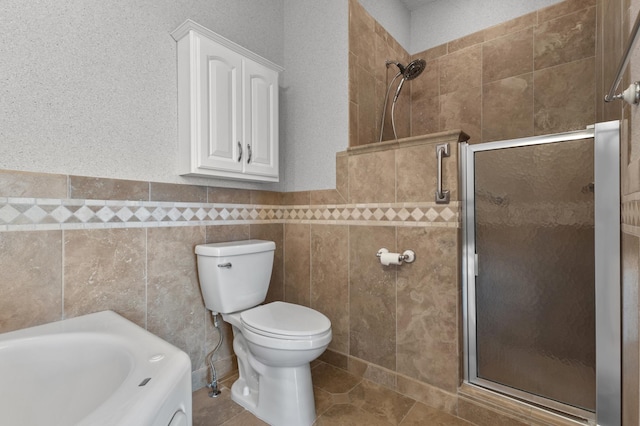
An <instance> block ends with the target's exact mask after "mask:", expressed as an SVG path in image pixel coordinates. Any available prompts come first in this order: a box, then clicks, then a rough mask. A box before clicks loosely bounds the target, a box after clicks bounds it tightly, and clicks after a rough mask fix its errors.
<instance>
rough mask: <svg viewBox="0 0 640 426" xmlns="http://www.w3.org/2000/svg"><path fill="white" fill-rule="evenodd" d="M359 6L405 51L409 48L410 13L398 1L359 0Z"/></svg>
mask: <svg viewBox="0 0 640 426" xmlns="http://www.w3.org/2000/svg"><path fill="white" fill-rule="evenodd" d="M360 4H361V5H362V6H363V7H364V8H365V9H366V10H367V12H369V13H370V14H371V16H373V18H374V19H375V20H376V21H377V22H379V23H380V25H382V26H383V27H384V29H385V30H386V31H388V32H389V34H391V35H392V36H393V38H395V39H396V40H397V41H398V43H400V45H401V46H402V47H403V48H404V49H405V50H407V51H409V50H410V47H411V12H410V11H409V10H408V9H407V8H406V7H405V6H404V5H403V4H402V2H400V1H399V0H388V1H376V0H360Z"/></svg>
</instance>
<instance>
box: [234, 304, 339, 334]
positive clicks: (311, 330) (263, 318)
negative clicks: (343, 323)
mask: <svg viewBox="0 0 640 426" xmlns="http://www.w3.org/2000/svg"><path fill="white" fill-rule="evenodd" d="M240 318H242V322H243V323H244V324H245V325H247V326H249V327H250V328H252V329H253V330H254V331H258V332H259V331H264V332H267V333H270V334H275V335H282V336H291V337H296V336H312V335H316V334H321V333H325V332H326V331H327V330H329V329H330V328H331V321H329V318H327V317H326V316H324V315H323V314H321V313H320V312H318V311H314V310H313V309H310V308H307V307H305V306H300V305H294V304H292V303H286V302H273V303H269V304H266V305H262V306H257V307H255V308H253V309H249V310H248V311H243V312H242V313H241V314H240Z"/></svg>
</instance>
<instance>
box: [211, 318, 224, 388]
mask: <svg viewBox="0 0 640 426" xmlns="http://www.w3.org/2000/svg"><path fill="white" fill-rule="evenodd" d="M211 316H213V326H214V327H215V328H216V330H218V336H219V337H220V338H219V339H218V344H217V345H216V347H215V348H213V350H212V351H211V352H209V355H207V361H208V362H209V369H210V370H211V383H208V384H207V387H208V388H209V389H211V390H210V391H209V396H210V397H211V398H216V397H217V396H218V395H220V390H219V389H218V375H217V374H216V368H215V366H214V365H213V356H214V355H215V353H216V352H217V351H218V349H220V346H222V341H223V340H224V335H223V334H222V329H221V328H220V322H219V321H218V314H217V313H216V312H211Z"/></svg>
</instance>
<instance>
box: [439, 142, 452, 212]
mask: <svg viewBox="0 0 640 426" xmlns="http://www.w3.org/2000/svg"><path fill="white" fill-rule="evenodd" d="M449 155H450V154H449V144H448V143H441V144H438V145H436V158H437V159H438V176H437V180H438V182H437V186H436V203H437V204H449V200H450V196H451V194H450V192H449V191H448V190H446V191H445V190H443V189H442V157H449Z"/></svg>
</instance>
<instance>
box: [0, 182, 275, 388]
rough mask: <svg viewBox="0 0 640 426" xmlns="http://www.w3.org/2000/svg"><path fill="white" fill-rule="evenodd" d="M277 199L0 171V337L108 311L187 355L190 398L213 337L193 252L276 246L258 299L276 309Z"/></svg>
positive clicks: (227, 359) (224, 358) (224, 357)
mask: <svg viewBox="0 0 640 426" xmlns="http://www.w3.org/2000/svg"><path fill="white" fill-rule="evenodd" d="M281 199H282V195H281V194H279V193H272V192H260V191H249V190H230V189H223V188H207V187H200V186H188V185H173V184H164V183H154V182H151V183H150V182H138V181H124V180H114V179H97V178H86V177H80V176H66V175H51V174H35V173H25V172H12V171H0V248H1V249H0V270H2V271H3V273H2V276H1V278H0V292H1V293H2V298H0V332H5V331H10V330H15V329H19V328H24V327H29V326H33V325H38V324H43V323H46V322H51V321H56V320H60V319H63V318H70V317H74V316H78V315H83V314H87V313H90V312H96V311H100V310H104V309H111V310H114V311H116V312H118V313H119V314H121V315H123V316H124V317H126V318H128V319H130V320H131V321H133V322H135V323H137V324H138V325H140V326H142V327H145V328H147V329H148V330H149V331H151V332H153V333H155V334H157V335H159V336H160V337H162V338H164V339H166V340H167V341H169V342H171V343H173V344H175V345H176V346H178V347H180V348H181V349H183V350H184V351H186V352H187V353H188V354H189V356H190V358H191V361H192V366H193V369H194V371H195V372H196V373H195V374H194V379H195V381H196V383H195V385H196V386H199V385H201V384H202V383H203V380H204V376H205V373H206V369H205V364H204V358H205V355H206V353H207V351H208V350H210V349H211V348H213V346H214V345H215V342H216V340H215V339H216V337H217V336H216V334H215V333H216V332H215V330H214V328H213V325H212V321H211V319H210V315H209V314H208V313H207V312H206V310H205V308H204V304H203V302H202V298H201V296H200V288H199V284H198V280H197V270H196V261H195V260H196V259H195V255H194V252H193V250H194V247H195V245H197V244H201V243H205V242H215V241H227V240H238V239H247V238H264V239H270V240H273V241H275V242H276V244H277V250H276V261H275V266H274V271H273V276H272V281H271V287H270V291H269V295H268V299H269V300H280V299H282V297H283V294H284V278H283V277H284V274H283V253H284V251H283V245H282V240H283V232H284V230H283V226H284V225H283V221H282V220H279V219H277V218H275V213H274V211H277V212H279V213H280V214H284V211H283V210H282V209H281V208H280V207H281V206H280V204H281ZM258 205H259V206H261V208H259V209H258V210H256V209H253V207H254V206H258ZM276 206H277V207H276ZM269 213H270V214H271V215H272V216H273V220H271V219H269V218H267V217H266V216H267V215H269ZM254 215H255V216H254ZM252 217H255V219H252ZM263 217H264V218H263ZM225 332H226V334H227V340H226V344H225V345H224V347H223V349H222V351H221V353H220V354H219V356H218V357H217V359H218V360H219V361H218V363H217V364H218V368H219V369H220V372H221V373H222V374H224V373H225V372H227V371H229V370H230V369H232V368H233V364H232V362H231V361H232V357H231V353H232V352H231V345H230V342H231V338H230V333H229V329H228V328H226V329H225Z"/></svg>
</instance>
